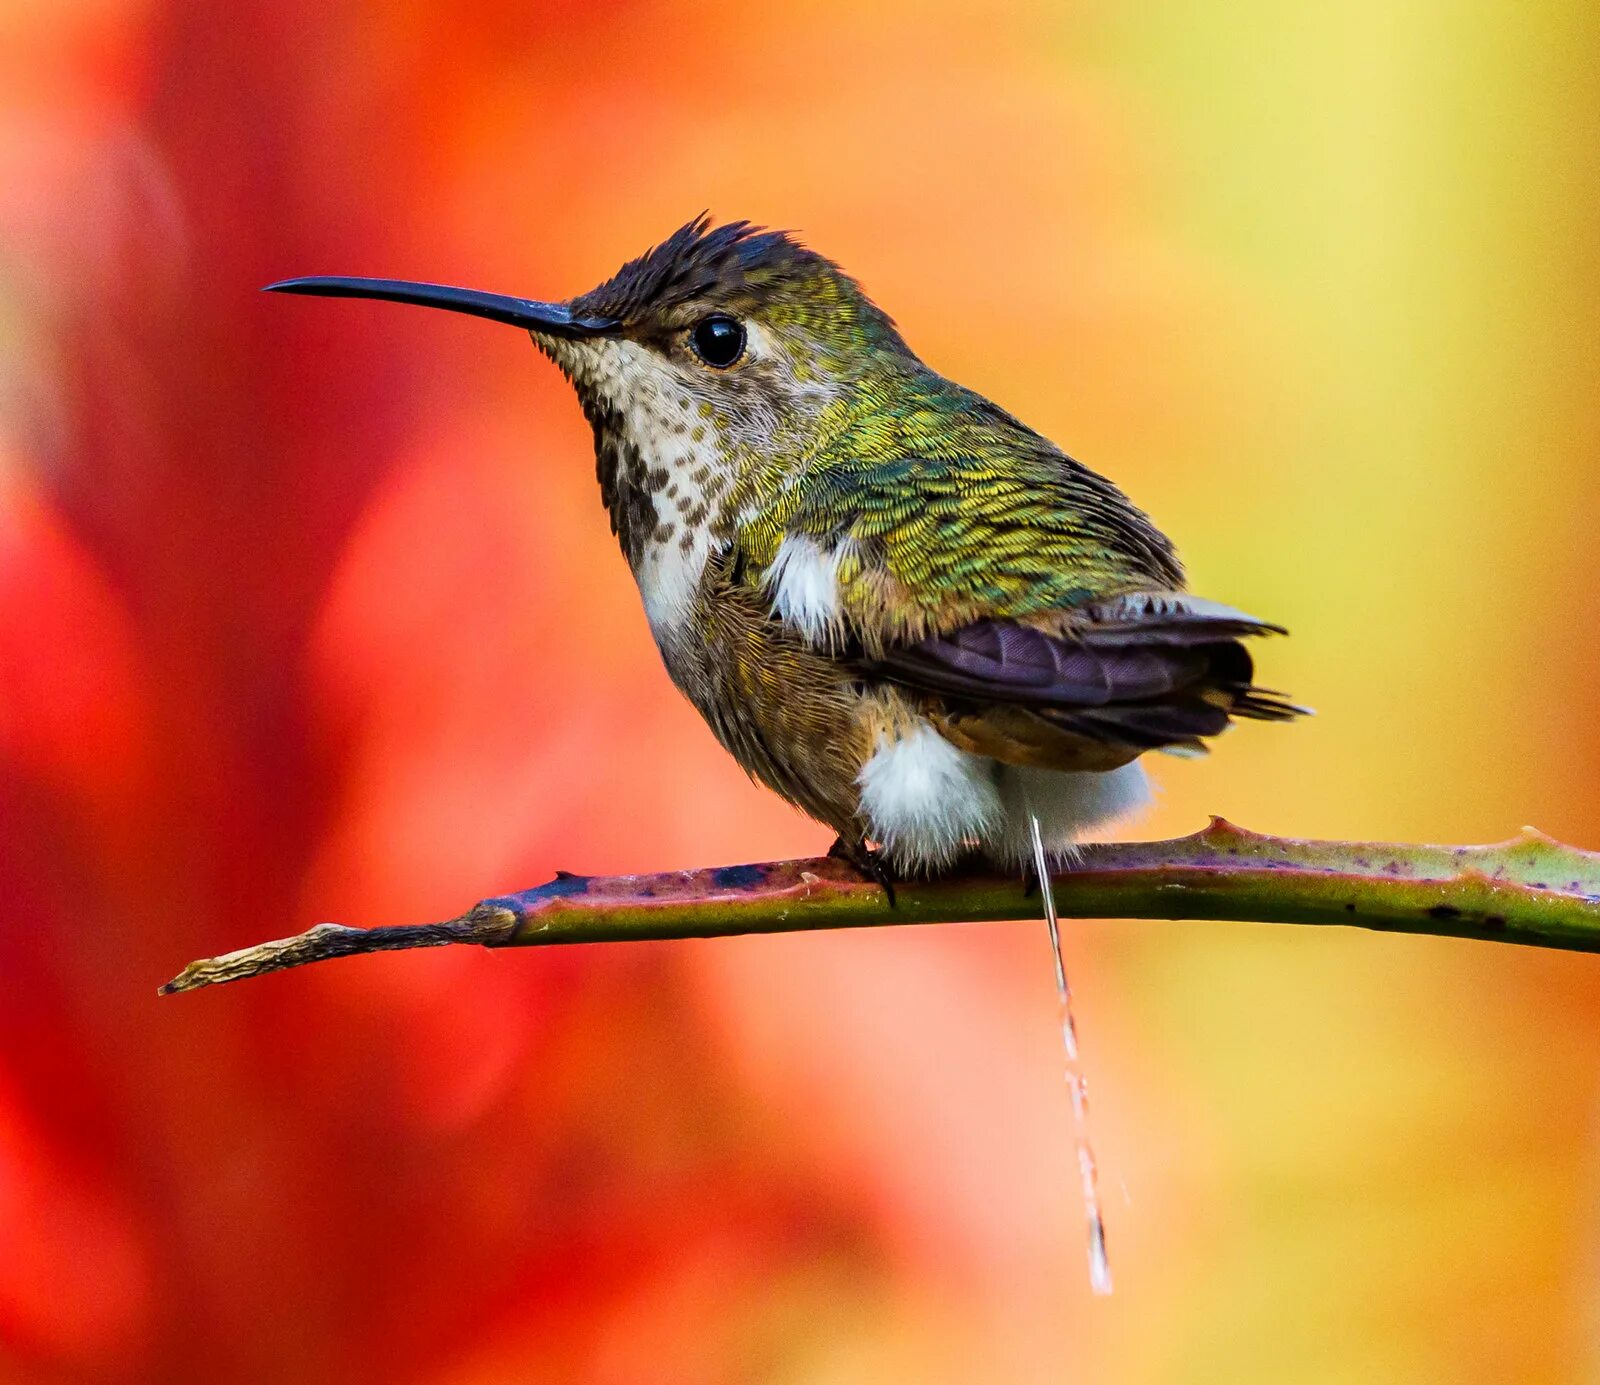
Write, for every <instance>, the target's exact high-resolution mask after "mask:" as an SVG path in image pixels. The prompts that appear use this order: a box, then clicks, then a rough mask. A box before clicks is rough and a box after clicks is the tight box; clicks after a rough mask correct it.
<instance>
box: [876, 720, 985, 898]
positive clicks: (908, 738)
mask: <svg viewBox="0 0 1600 1385" xmlns="http://www.w3.org/2000/svg"><path fill="white" fill-rule="evenodd" d="M857 783H859V784H860V786H861V811H862V813H863V815H864V816H865V817H866V819H867V823H868V826H869V828H870V830H871V835H872V838H873V840H874V841H876V842H878V843H879V844H880V845H881V846H882V847H883V849H884V850H885V851H886V852H887V853H888V855H889V860H890V863H891V864H892V865H893V866H894V867H895V868H896V869H897V870H903V871H916V870H925V869H930V868H932V869H937V868H938V867H940V866H945V865H949V864H950V862H951V861H953V860H955V858H956V857H957V856H959V855H960V854H961V852H962V851H963V850H964V849H965V848H966V847H967V846H968V845H969V844H970V843H972V842H975V841H982V840H985V839H987V838H988V836H989V835H991V834H992V833H994V832H996V831H998V830H1000V827H1001V823H1002V821H1003V816H1004V809H1003V808H1002V806H1001V802H1000V792H999V789H998V788H997V787H996V784H995V778H994V770H993V767H992V765H991V763H990V762H989V761H987V760H984V759H982V758H980V757H979V756H976V755H970V754H968V753H967V752H966V751H964V750H961V749H959V748H958V747H956V746H954V745H952V744H951V743H950V742H949V741H947V740H946V739H945V738H944V737H943V736H941V735H940V734H939V732H938V731H937V730H935V729H934V727H933V726H932V725H930V724H929V723H927V722H925V721H924V722H920V723H918V724H917V725H915V726H913V727H912V728H911V729H910V730H908V731H905V732H903V733H902V734H900V735H898V736H891V735H890V734H888V733H885V734H883V735H880V736H879V737H878V745H877V750H876V752H875V753H874V754H873V756H872V758H871V759H870V760H868V761H867V763H866V765H865V766H863V767H862V770H861V774H860V776H859V778H858V780H857Z"/></svg>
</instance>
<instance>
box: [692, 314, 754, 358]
mask: <svg viewBox="0 0 1600 1385" xmlns="http://www.w3.org/2000/svg"><path fill="white" fill-rule="evenodd" d="M689 341H690V343H691V344H692V345H693V347H694V354H695V355H696V356H698V357H699V358H700V359H701V360H702V361H704V362H705V363H706V364H707V365H709V366H715V367H716V368H717V369H718V370H726V369H727V368H728V367H729V366H731V365H732V364H733V363H734V362H735V361H737V360H738V359H739V357H740V356H742V355H744V328H743V327H741V326H740V325H739V320H738V319H737V318H732V317H729V316H728V315H727V314H726V313H712V314H711V316H710V317H703V318H701V319H700V321H698V322H697V323H695V325H694V328H693V330H692V331H691V332H690V333H689Z"/></svg>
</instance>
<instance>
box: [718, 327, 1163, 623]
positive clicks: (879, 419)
mask: <svg viewBox="0 0 1600 1385" xmlns="http://www.w3.org/2000/svg"><path fill="white" fill-rule="evenodd" d="M845 414H846V420H845V421H844V422H843V425H842V426H841V427H840V428H839V430H838V432H837V434H836V435H834V436H832V437H831V438H830V439H829V442H828V446H827V448H826V451H825V452H824V453H823V454H822V455H820V456H817V457H814V458H812V459H809V460H808V461H807V462H806V463H805V464H804V465H803V467H802V468H801V469H800V471H799V473H798V475H795V476H791V477H789V478H787V479H786V484H784V485H783V486H782V487H781V488H780V489H778V490H776V491H775V492H774V493H773V494H771V495H770V497H769V498H768V500H767V502H766V503H765V504H764V505H763V506H761V507H760V509H759V511H758V512H756V513H755V514H753V515H752V516H751V517H750V518H749V519H748V520H747V521H746V522H744V523H742V524H741V525H740V526H739V527H738V530H737V533H738V539H739V542H740V544H741V546H742V547H743V548H744V550H745V552H746V553H747V554H748V556H749V558H750V560H751V562H752V564H753V566H754V567H755V568H757V569H762V568H765V567H767V566H768V565H770V564H771V563H772V562H773V561H774V560H775V558H776V557H777V552H778V546H779V544H780V543H781V542H782V541H783V539H784V538H785V537H786V536H787V535H790V534H802V535H806V536H809V537H811V538H813V539H815V540H817V541H818V542H819V543H820V544H822V545H825V546H827V547H833V546H835V545H838V544H840V543H843V544H844V545H845V551H844V556H843V557H842V558H841V560H840V564H839V568H838V580H839V587H840V594H841V600H842V604H843V607H844V611H845V616H846V619H847V620H848V621H849V622H850V624H851V625H852V626H853V627H854V632H853V633H855V634H857V635H858V636H860V637H862V638H863V639H864V641H865V642H866V643H867V644H868V645H869V646H870V645H877V644H879V643H882V642H892V641H894V640H897V639H908V638H916V637H918V636H919V635H921V634H923V633H926V632H928V631H932V630H948V629H952V628H954V627H956V626H958V625H960V624H962V623H964V622H966V621H969V620H972V619H976V618H979V617H982V616H1005V617H1012V618H1018V617H1025V616H1038V615H1042V614H1044V613H1047V612H1052V611H1059V610H1062V609H1065V608H1070V607H1074V606H1079V605H1082V604H1084V603H1085V602H1089V601H1093V600H1098V599H1102V598H1105V597H1110V596H1116V595H1121V594H1123V593H1127V592H1134V591H1151V590H1156V591H1160V590H1174V589H1177V588H1179V587H1181V585H1182V582H1183V569H1182V567H1181V566H1180V565H1179V563H1178V561H1177V558H1176V556H1175V555H1174V554H1173V551H1172V547H1171V545H1170V544H1169V543H1168V542H1167V540H1166V539H1165V538H1164V537H1163V536H1162V535H1161V534H1160V532H1159V531H1157V530H1156V528H1155V527H1154V526H1153V525H1152V524H1151V523H1150V522H1149V520H1148V519H1146V518H1145V516H1144V515H1143V514H1142V513H1140V512H1139V511H1138V510H1137V509H1135V508H1134V507H1133V506H1132V504H1131V503H1130V502H1129V501H1128V500H1127V499H1126V497H1125V496H1123V494H1122V492H1121V491H1119V490H1118V489H1117V488H1116V487H1115V486H1114V485H1112V484H1111V482H1109V481H1107V480H1106V479H1105V478H1103V477H1101V476H1098V475H1096V474H1095V473H1094V472H1092V471H1090V470H1089V469H1088V468H1087V467H1084V466H1082V465H1081V464H1080V463H1078V462H1076V461H1073V460H1072V459H1071V458H1069V457H1067V456H1066V455H1065V454H1064V453H1062V452H1061V451H1060V450H1059V449H1058V448H1056V447H1055V446H1054V445H1053V444H1051V443H1050V442H1049V441H1047V440H1046V439H1044V438H1042V437H1040V436H1039V435H1038V434H1037V433H1035V432H1033V431H1032V430H1031V429H1029V428H1027V427H1026V426H1025V425H1023V424H1021V423H1019V422H1018V421H1017V420H1016V419H1014V418H1012V417H1011V416H1010V415H1009V414H1007V413H1006V412H1005V411H1004V410H1002V409H999V408H998V407H996V406H995V405H994V404H991V403H990V402H989V401H988V400H986V399H984V398H982V397H981V396H980V395H977V394H974V393H973V392H971V391H970V390H967V389H964V388H962V387H961V386H959V385H955V384H952V383H951V382H950V381H948V380H945V379H943V378H942V377H940V376H939V375H937V374H935V373H934V372H932V371H930V370H928V369H927V368H926V367H924V366H922V365H921V363H920V362H917V361H915V359H914V358H902V360H901V361H897V362H894V363H892V365H891V367H890V368H889V369H883V368H880V369H879V370H878V371H877V372H875V373H874V374H873V375H872V376H871V377H870V379H869V380H868V381H864V382H863V387H862V388H861V389H860V390H859V391H858V392H857V394H856V396H855V397H854V398H852V399H850V400H849V401H848V403H847V404H846V405H845Z"/></svg>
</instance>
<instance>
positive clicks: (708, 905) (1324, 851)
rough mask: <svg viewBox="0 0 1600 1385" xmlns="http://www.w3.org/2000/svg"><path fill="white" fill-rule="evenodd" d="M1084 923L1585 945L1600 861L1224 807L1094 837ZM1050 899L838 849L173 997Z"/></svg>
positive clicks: (1530, 838)
mask: <svg viewBox="0 0 1600 1385" xmlns="http://www.w3.org/2000/svg"><path fill="white" fill-rule="evenodd" d="M1055 899H1056V908H1057V910H1058V912H1059V913H1060V914H1061V916H1062V917H1071V918H1155V919H1237V920H1240V921H1248V922H1257V923H1301V924H1351V925H1356V926H1359V927H1363V928H1374V929H1381V930H1383V931H1385V932H1391V933H1431V934H1438V935H1441V936H1445V937H1454V938H1478V939H1483V940H1486V941H1493V942H1503V943H1522V944H1526V945H1531V946H1535V947H1553V948H1561V949H1565V950H1567V951H1573V952H1594V951H1600V854H1597V853H1595V852H1589V851H1582V850H1579V849H1578V848H1576V847H1571V846H1566V845H1563V844H1562V843H1560V842H1556V841H1553V840H1551V839H1550V838H1548V837H1545V836H1543V835H1542V834H1540V833H1538V832H1535V831H1533V830H1532V829H1531V828H1529V829H1524V831H1523V833H1522V834H1521V835H1520V836H1518V837H1516V838H1513V839H1512V840H1511V841H1508V842H1502V843H1499V844H1497V845H1493V846H1453V847H1452V846H1411V845H1396V844H1386V843H1381V842H1366V843H1363V842H1317V841H1296V840H1292V839H1288V838H1282V837H1269V836H1263V835H1261V834H1259V833H1255V832H1248V831H1245V830H1243V829H1241V828H1238V827H1234V826H1233V825H1232V824H1231V823H1228V822H1225V821H1224V820H1222V819H1221V818H1213V819H1212V821H1211V825H1210V826H1209V827H1207V828H1205V829H1204V830H1203V831H1200V832H1196V833H1195V834H1194V835H1193V836H1188V837H1179V838H1176V839H1174V840H1172V841H1163V842H1118V843H1108V844H1104V845H1095V846H1087V847H1085V848H1084V849H1083V853H1082V857H1081V859H1080V860H1079V861H1078V862H1077V863H1076V864H1074V865H1073V866H1072V868H1071V869H1069V870H1064V871H1062V872H1061V873H1060V874H1059V875H1057V877H1056V878H1055ZM1040 916H1041V908H1040V904H1039V900H1038V898H1037V897H1036V896H1032V895H1030V894H1029V893H1027V892H1026V891H1025V890H1024V889H1023V886H1022V883H1021V881H1020V880H1019V879H1018V878H1017V877H1016V876H1005V875H998V874H995V873H993V872H992V871H987V870H957V871H954V872H951V873H950V874H947V875H943V876H940V877H939V878H938V879H935V880H930V881H907V882H904V883H902V884H901V885H900V886H899V887H898V889H897V902H896V905H895V906H894V907H892V908H891V907H890V905H889V902H888V900H887V898H886V897H885V895H884V892H883V890H882V889H881V888H880V887H879V886H878V885H876V884H874V883H871V882H868V881H864V880H862V879H861V878H860V877H859V876H858V875H857V874H856V873H855V872H854V871H853V870H852V868H851V867H849V866H847V865H845V864H843V863H842V862H839V861H836V860H832V859H829V858H818V859H816V860H806V861H775V862H770V863H767V864H763V865H750V866H721V867H709V868H705V869H699V870H684V871H668V872H665V873H663V874H659V875H621V876H581V875H568V874H561V875H558V876H557V878H556V879H554V880H552V881H551V882H550V883H549V884H546V885H540V886H537V887H535V888H534V889H531V890H524V891H522V892H520V893H518V894H511V895H503V896H499V897H496V898H492V899H485V900H483V901H482V902H480V903H479V904H477V905H475V906H474V907H473V908H472V909H470V910H468V911H467V912H466V913H465V914H462V915H461V916H460V917H459V918H455V919H451V920H449V921H448V922H446V923H434V924H417V925H401V926H397V927H387V928H347V927H344V926H342V925H340V924H333V923H323V924H318V925H317V926H316V927H315V928H312V929H310V930H308V931H307V932H305V933H301V934H299V935H298V936H296V937H293V938H284V939H279V940H277V941H275V942H268V943H260V944H257V945H256V946H254V947H247V948H244V949H242V950H241V951H238V952H230V953H227V954H226V955H224V956H221V957H212V958H207V959H205V960H203V961H198V962H191V963H190V964H189V965H188V966H187V967H185V968H184V970H183V971H182V973H181V974H179V975H178V976H177V977H175V978H174V979H173V980H171V981H169V982H167V984H166V985H165V986H163V987H162V988H161V990H162V993H163V994H172V993H174V992H177V991H192V990H196V989H198V988H199V987H202V986H211V985H217V984H219V983H221V982H225V981H240V980H243V979H244V978H246V977H249V976H259V975H262V974H263V973H265V972H269V971H281V970H283V969H284V968H286V967H297V966H303V965H305V964H306V963H308V962H319V961H324V960H326V959H328V958H331V957H347V956H351V955H354V954H356V953H363V952H383V951H393V950H396V949H402V948H414V947H438V946H442V945H445V944H449V943H476V944H479V945H481V946H484V947H538V946H545V945H548V944H554V943H599V942H626V941H634V940H643V939H655V938H718V937H727V936H730V935H732V934H738V933H789V932H804V931H808V930H811V929H817V928H873V927H883V926H887V925H895V924H912V923H970V922H977V921H980V920H1002V919H1025V918H1026V919H1034V918H1038V917H1040Z"/></svg>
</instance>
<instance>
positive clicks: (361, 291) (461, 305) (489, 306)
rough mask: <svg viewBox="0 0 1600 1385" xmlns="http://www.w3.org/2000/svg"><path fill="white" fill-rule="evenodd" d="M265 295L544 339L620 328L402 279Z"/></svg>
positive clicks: (318, 282) (503, 297) (296, 287)
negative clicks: (367, 305)
mask: <svg viewBox="0 0 1600 1385" xmlns="http://www.w3.org/2000/svg"><path fill="white" fill-rule="evenodd" d="M264 292H266V293H309V294H316V295H318V296H320V297H323V298H382V299H384V300H386V301H387V302H390V303H416V304H418V305H420V306H421V307H424V308H444V309H446V310H447V311H449V312H452V313H468V314H470V315H471V316H473V317H486V318H488V319H489V320H490V321H491V322H504V323H507V324H509V325H510V326H512V327H523V328H526V329H527V330H528V331H530V332H538V333H540V334H542V335H544V336H547V337H601V336H605V335H607V334H608V333H610V332H615V331H616V330H617V329H618V328H619V327H621V326H622V323H621V322H620V321H618V320H617V319H616V318H612V317H576V316H574V315H573V313H572V310H571V309H570V308H568V307H567V306H566V305H565V304H563V303H541V302H539V301H538V300H537V299H533V298H513V297H511V296H510V295H509V294H504V293H483V292H481V291H479V290H478V289H457V288H451V287H450V286H449V285H447V284H413V283H408V282H407V281H406V280H404V279H343V278H337V277H327V276H317V277H314V278H310V279H284V280H282V281H281V282H280V283H276V284H268V285H267V286H266V289H265V290H264Z"/></svg>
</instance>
